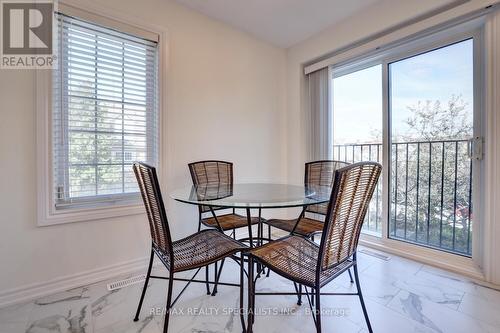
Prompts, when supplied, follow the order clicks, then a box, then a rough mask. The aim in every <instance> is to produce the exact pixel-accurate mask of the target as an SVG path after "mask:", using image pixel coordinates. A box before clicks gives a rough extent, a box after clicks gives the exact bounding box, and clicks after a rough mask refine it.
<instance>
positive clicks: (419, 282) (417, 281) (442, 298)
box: [392, 276, 465, 310]
mask: <svg viewBox="0 0 500 333" xmlns="http://www.w3.org/2000/svg"><path fill="white" fill-rule="evenodd" d="M392 285H394V286H396V287H398V288H400V289H403V290H406V291H408V292H411V293H413V294H416V295H418V296H421V297H424V298H426V299H428V300H430V301H432V302H435V303H438V304H444V305H446V306H448V307H450V308H452V309H454V310H456V309H458V306H459V305H460V302H461V301H462V298H463V297H464V294H465V293H464V292H463V291H460V290H458V289H455V288H452V287H449V286H447V285H444V284H442V283H436V282H434V281H430V280H427V279H423V278H420V277H417V276H411V277H405V278H403V279H401V280H396V281H394V282H393V283H392Z"/></svg>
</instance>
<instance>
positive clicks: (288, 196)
mask: <svg viewBox="0 0 500 333" xmlns="http://www.w3.org/2000/svg"><path fill="white" fill-rule="evenodd" d="M330 193H331V188H330V187H327V186H316V185H306V186H298V185H287V184H253V183H252V184H234V185H230V184H210V185H203V186H200V185H199V186H194V185H193V186H188V187H185V188H181V189H178V190H175V191H173V192H172V193H170V197H171V198H173V199H175V200H177V201H180V202H185V203H190V204H194V205H204V206H213V207H225V208H284V207H303V206H309V205H315V204H320V203H325V202H328V201H329V200H330Z"/></svg>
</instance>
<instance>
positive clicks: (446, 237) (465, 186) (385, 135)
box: [331, 33, 482, 256]
mask: <svg viewBox="0 0 500 333" xmlns="http://www.w3.org/2000/svg"><path fill="white" fill-rule="evenodd" d="M479 42H480V38H479V35H478V34H476V33H470V34H463V35H461V36H456V37H455V38H454V39H450V38H448V39H446V40H442V41H441V42H436V40H433V41H430V42H429V43H428V44H427V45H426V43H422V42H421V41H420V42H419V44H418V47H416V46H415V45H408V46H407V47H406V48H404V47H398V48H397V49H395V50H393V51H387V52H385V53H384V54H381V55H379V56H374V57H372V58H370V59H366V60H364V61H358V62H353V63H350V64H347V65H343V66H339V67H333V68H332V73H333V77H332V91H331V96H332V112H333V117H332V118H333V122H334V123H333V142H334V149H333V158H334V159H338V160H343V161H347V162H359V161H367V160H371V161H377V162H380V163H382V164H383V167H384V169H385V173H384V174H385V179H381V181H380V184H379V186H378V189H377V192H376V193H375V195H374V198H373V201H372V203H371V206H370V210H369V212H368V214H367V215H368V216H367V218H366V220H365V223H364V228H363V231H364V233H368V234H371V235H377V236H379V237H381V238H382V239H383V240H384V239H386V240H398V241H404V242H408V243H412V244H416V245H421V246H426V247H431V248H435V249H439V250H442V251H446V252H451V253H455V254H460V255H464V256H471V255H472V240H473V231H474V226H475V224H476V223H477V221H476V220H477V219H478V218H477V215H478V214H474V210H473V206H474V202H475V201H476V200H477V196H476V194H475V193H476V191H475V188H476V186H477V184H479V179H480V165H479V164H480V160H481V159H482V148H481V145H482V139H481V126H480V103H479V101H478V98H477V96H478V94H479V93H480V91H479V90H478V89H479V87H477V85H476V82H479V81H478V80H477V75H478V72H479V68H480V66H479V64H478V59H479V57H478V54H477V50H478V49H479V48H478V47H477V46H478V44H477V43H479ZM384 153H385V154H384ZM383 188H385V190H384V191H383Z"/></svg>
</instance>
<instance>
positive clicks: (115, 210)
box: [38, 202, 144, 227]
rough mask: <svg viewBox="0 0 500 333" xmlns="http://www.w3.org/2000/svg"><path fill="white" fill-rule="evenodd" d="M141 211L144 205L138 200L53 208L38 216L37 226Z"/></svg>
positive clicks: (137, 213) (106, 217)
mask: <svg viewBox="0 0 500 333" xmlns="http://www.w3.org/2000/svg"><path fill="white" fill-rule="evenodd" d="M143 213H144V207H143V206H142V204H140V203H139V202H138V203H133V204H130V203H129V204H123V205H113V206H106V207H92V208H81V209H66V210H57V211H56V210H54V211H48V212H46V213H45V214H41V215H40V216H38V226H40V227H45V226H50V225H57V224H64V223H73V222H85V221H96V220H103V219H108V218H115V217H121V216H130V215H140V214H143Z"/></svg>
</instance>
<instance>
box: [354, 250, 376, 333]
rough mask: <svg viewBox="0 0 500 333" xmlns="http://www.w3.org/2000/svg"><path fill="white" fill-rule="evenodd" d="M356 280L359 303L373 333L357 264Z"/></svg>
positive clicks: (355, 270) (355, 267)
mask: <svg viewBox="0 0 500 333" xmlns="http://www.w3.org/2000/svg"><path fill="white" fill-rule="evenodd" d="M354 260H356V257H354ZM354 278H355V280H356V289H357V290H358V296H359V301H360V302H361V308H362V309H363V315H364V316H365V320H366V326H368V332H370V333H372V332H373V330H372V325H371V324H370V318H368V312H367V311H366V305H365V301H364V300H363V295H362V293H361V286H360V284H359V275H358V267H357V264H354Z"/></svg>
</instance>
